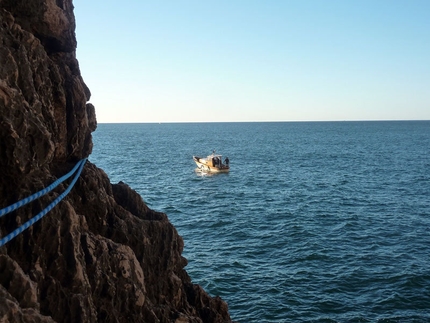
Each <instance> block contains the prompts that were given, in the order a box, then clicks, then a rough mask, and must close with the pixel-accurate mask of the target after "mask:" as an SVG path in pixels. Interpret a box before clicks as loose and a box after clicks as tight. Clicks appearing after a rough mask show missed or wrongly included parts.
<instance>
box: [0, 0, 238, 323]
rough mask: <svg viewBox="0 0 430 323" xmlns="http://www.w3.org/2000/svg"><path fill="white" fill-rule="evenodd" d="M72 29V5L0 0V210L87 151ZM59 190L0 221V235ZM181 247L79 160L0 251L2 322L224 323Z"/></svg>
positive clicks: (131, 198) (124, 191) (161, 217)
mask: <svg viewBox="0 0 430 323" xmlns="http://www.w3.org/2000/svg"><path fill="white" fill-rule="evenodd" d="M74 29H75V20H74V15H73V5H72V1H71V0H56V1H54V0H0V208H3V207H5V206H7V205H10V204H12V203H14V202H16V201H18V200H20V199H22V198H24V197H26V196H29V195H31V194H32V193H35V192H37V191H39V190H40V189H42V188H44V187H46V186H47V185H49V184H50V183H52V182H53V181H54V180H55V179H57V178H58V177H60V176H62V175H64V174H65V173H67V172H68V171H69V170H70V169H71V168H72V167H73V165H74V164H75V163H76V162H77V161H78V160H80V159H82V158H84V157H87V156H88V155H89V154H90V153H91V150H92V141H91V132H92V131H94V130H95V128H96V119H95V112H94V107H93V106H92V105H91V104H87V102H88V100H89V98H90V91H89V89H88V88H87V87H86V85H85V83H84V82H83V80H82V77H81V74H80V70H79V65H78V62H77V60H76V55H75V49H76V39H75V33H74ZM65 187H67V183H66V184H62V185H60V186H59V187H58V188H57V189H55V190H54V191H53V192H51V193H48V194H47V195H45V196H43V197H42V198H40V199H39V200H37V201H35V202H33V203H31V204H29V205H27V206H24V207H22V208H20V209H19V210H17V211H15V212H13V213H11V214H8V215H6V216H4V217H3V218H1V219H0V236H1V237H3V236H5V235H6V234H8V233H10V232H11V231H13V230H14V229H15V228H16V227H17V226H19V225H20V224H22V223H24V222H25V221H27V220H28V219H29V218H31V217H32V216H33V215H35V214H37V213H38V212H40V210H42V209H43V208H44V207H46V206H47V205H48V204H49V203H50V202H51V201H52V200H53V199H55V198H56V197H57V196H58V195H59V194H61V192H62V191H63V190H64V189H65ZM182 249H183V241H182V239H181V237H180V236H179V235H178V233H177V231H176V230H175V228H174V227H173V226H172V225H171V224H170V222H169V221H168V219H167V216H166V215H165V214H162V213H159V212H155V211H153V210H150V209H149V208H148V207H147V206H146V205H145V203H144V202H143V200H142V198H141V197H140V196H139V195H138V194H137V193H136V192H135V191H133V190H132V189H131V188H130V187H128V186H127V185H126V184H124V183H119V184H115V185H112V184H111V183H110V181H109V179H108V178H107V176H106V174H105V173H104V172H103V171H102V170H101V169H98V168H97V167H96V166H95V165H93V164H91V163H89V162H87V164H86V165H85V168H84V170H83V172H82V175H81V177H80V179H79V180H78V182H77V183H76V185H75V187H74V188H73V190H72V191H71V193H70V194H69V195H68V196H67V198H66V199H65V200H63V201H62V202H60V204H58V205H57V206H56V207H55V208H54V209H53V210H52V211H51V212H49V213H48V214H47V215H46V216H45V217H44V218H43V219H42V220H41V221H39V222H37V223H36V224H34V225H33V226H31V227H30V228H29V229H28V230H26V231H24V232H23V233H22V234H21V235H19V236H18V237H16V238H15V239H13V240H12V241H10V242H8V243H7V244H6V245H5V246H3V247H1V248H0V322H177V323H180V322H231V320H230V317H229V314H228V309H227V305H226V303H225V302H224V301H222V300H221V299H220V298H218V297H215V298H212V297H210V296H208V295H207V293H206V292H205V291H204V290H203V289H202V288H201V287H199V286H198V285H194V284H192V283H191V280H190V278H189V276H188V275H187V273H186V271H185V270H184V267H185V266H186V264H187V261H186V259H184V258H183V257H182V256H181V253H182Z"/></svg>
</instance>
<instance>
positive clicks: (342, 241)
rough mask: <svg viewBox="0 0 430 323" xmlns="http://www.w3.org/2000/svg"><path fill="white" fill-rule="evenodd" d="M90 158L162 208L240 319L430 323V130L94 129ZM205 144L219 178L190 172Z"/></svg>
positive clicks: (198, 277)
mask: <svg viewBox="0 0 430 323" xmlns="http://www.w3.org/2000/svg"><path fill="white" fill-rule="evenodd" d="M93 136H94V151H93V154H92V155H91V156H90V160H91V161H92V162H94V163H95V164H96V165H97V166H99V167H100V168H103V169H104V170H105V171H106V173H107V174H108V175H109V177H110V179H111V181H112V182H113V183H116V182H118V181H124V182H126V183H128V184H129V185H130V186H131V187H132V188H133V189H135V190H136V191H137V192H139V193H140V194H141V195H142V197H143V199H144V201H145V202H146V203H147V204H148V205H149V206H150V207H151V208H153V209H155V210H158V211H162V212H164V213H166V214H167V215H168V217H169V219H170V221H171V222H172V223H173V224H174V225H175V227H176V228H177V230H178V232H179V234H180V235H181V236H182V237H183V238H184V242H185V250H184V257H186V258H187V259H188V261H189V264H188V265H187V267H186V270H187V272H188V273H189V275H190V276H191V278H192V280H193V282H194V283H196V284H200V285H201V286H202V287H203V288H204V289H205V290H206V291H207V292H209V293H210V294H211V295H212V296H216V295H219V296H221V297H222V298H223V299H224V300H226V301H227V303H228V305H229V310H230V314H231V316H232V318H233V319H234V320H236V321H239V322H242V323H246V322H430V199H429V196H430V153H429V149H430V122H428V121H421V122H420V121H404V122H394V121H393V122H309V123H305V122H303V123H202V124H198V123H196V124H99V126H98V129H97V131H96V132H95V133H94V135H93ZM213 149H216V150H217V152H218V153H220V154H222V155H223V156H228V157H229V159H230V164H231V171H230V173H228V174H219V175H213V176H210V175H204V174H201V173H198V172H195V164H194V162H193V161H192V156H193V155H200V156H206V155H208V154H210V153H211V152H212V150H213Z"/></svg>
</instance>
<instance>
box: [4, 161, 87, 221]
mask: <svg viewBox="0 0 430 323" xmlns="http://www.w3.org/2000/svg"><path fill="white" fill-rule="evenodd" d="M85 162H86V159H82V160H80V161H79V162H77V163H76V165H75V167H73V169H72V170H71V171H70V172H68V173H67V174H66V175H64V176H62V177H60V178H59V179H57V180H56V181H55V182H53V183H52V184H51V185H49V186H48V187H46V188H44V189H43V190H41V191H39V192H37V193H35V194H33V195H31V196H29V197H26V198H25V199H22V200H21V201H18V202H16V203H14V204H12V205H10V206H8V207H6V208H4V209H1V210H0V218H1V217H2V216H4V215H6V214H8V213H10V212H12V211H15V210H16V209H19V208H20V207H21V206H24V205H26V204H28V203H30V202H32V201H34V200H37V199H38V198H39V197H41V196H43V195H45V194H46V193H49V192H51V191H52V190H53V189H54V188H56V187H57V186H58V185H60V184H61V183H62V182H64V181H65V180H66V179H68V178H69V177H70V176H72V175H73V174H74V173H75V172H76V170H77V169H78V167H79V166H80V165H81V164H85Z"/></svg>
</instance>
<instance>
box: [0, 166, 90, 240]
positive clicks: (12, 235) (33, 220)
mask: <svg viewBox="0 0 430 323" xmlns="http://www.w3.org/2000/svg"><path fill="white" fill-rule="evenodd" d="M86 161H87V159H86V158H85V159H82V160H80V161H79V162H78V163H77V164H76V166H75V167H74V168H73V169H72V171H70V172H69V173H67V174H66V175H64V176H63V177H61V178H59V179H58V180H57V181H59V182H58V183H57V181H55V182H54V183H52V184H51V185H50V186H48V187H47V188H45V189H44V190H42V191H40V192H38V193H36V194H33V195H31V196H29V197H28V198H26V199H24V200H21V201H19V202H17V203H15V204H13V205H11V206H9V207H7V208H5V209H3V210H8V209H9V208H11V207H14V208H13V209H12V210H11V211H8V212H7V213H9V212H12V211H13V210H15V209H17V208H18V207H21V206H23V205H25V204H27V203H29V202H31V201H34V200H35V199H37V198H39V197H40V196H42V195H44V194H46V193H48V192H50V191H51V190H53V189H54V188H55V187H57V186H58V185H59V184H60V183H61V182H63V181H64V180H66V179H67V178H69V177H70V176H72V175H73V174H74V173H75V172H76V169H78V167H79V169H78V171H77V172H76V175H75V177H74V178H73V180H72V182H71V183H70V185H69V186H68V187H67V189H66V190H65V191H64V192H63V193H61V194H60V195H59V196H58V197H57V198H56V199H55V200H54V201H53V202H52V203H51V204H49V205H48V206H47V207H46V208H45V209H43V210H42V211H41V212H40V213H39V214H37V215H36V216H35V217H33V218H31V219H30V220H28V221H27V222H25V223H24V224H23V225H21V226H20V227H19V228H17V229H15V230H14V231H13V232H11V233H9V234H8V235H7V236H5V237H4V238H2V239H0V247H1V246H3V245H5V244H6V243H8V242H9V241H10V240H12V239H13V238H15V237H16V236H18V235H19V234H20V233H22V232H23V231H24V230H26V229H28V228H29V227H30V226H32V225H33V224H34V223H36V222H37V221H39V220H40V219H41V218H42V217H43V216H44V215H45V214H46V213H48V212H49V211H51V210H52V209H53V208H54V207H55V206H56V205H57V204H58V203H59V202H60V201H61V200H62V199H63V198H64V197H66V195H67V194H69V192H70V191H71V190H72V188H73V186H74V185H75V183H76V181H77V180H78V178H79V176H80V175H81V172H82V169H83V168H84V166H85V162H86ZM54 184H55V186H54ZM49 188H50V189H49ZM47 189H49V190H47ZM45 190H47V191H46V192H44V191H45ZM41 192H44V193H43V194H41ZM38 194H40V195H39V196H38V197H35V196H37V195H38ZM30 198H31V200H30ZM27 200H28V201H27ZM23 201H25V203H23V204H21V205H19V206H18V207H15V205H18V204H19V203H22V202H23ZM3 210H2V211H3ZM7 213H5V214H7ZM3 215H4V214H3Z"/></svg>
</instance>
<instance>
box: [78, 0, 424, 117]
mask: <svg viewBox="0 0 430 323" xmlns="http://www.w3.org/2000/svg"><path fill="white" fill-rule="evenodd" d="M74 6H75V16H76V22H77V29H76V35H77V39H78V50H77V58H78V60H79V64H80V68H81V73H82V75H83V78H84V80H85V82H86V83H87V85H88V86H89V88H90V90H91V92H92V97H91V100H90V102H92V103H93V104H94V105H95V107H96V113H97V119H98V121H99V122H212V121H317V120H423V119H425V120H430V1H429V0H403V1H397V0H356V1H353V0H342V1H335V0H296V1H289V0H277V1H275V0H258V1H257V0H228V1H224V0H216V1H215V0H213V1H202V0H199V1H194V0H187V1H185V0H184V1H182V0H175V1H173V0H172V1H156V0H154V1H145V0H129V1H122V2H121V1H110V0H104V1H101V0H92V1H88V0H75V1H74Z"/></svg>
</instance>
